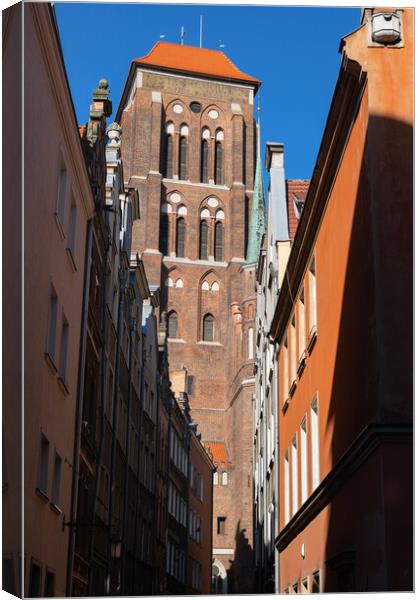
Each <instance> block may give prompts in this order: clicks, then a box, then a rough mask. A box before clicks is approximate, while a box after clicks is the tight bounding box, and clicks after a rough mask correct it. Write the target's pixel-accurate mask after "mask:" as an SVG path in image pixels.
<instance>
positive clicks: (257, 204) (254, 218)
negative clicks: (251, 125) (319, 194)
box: [246, 109, 267, 263]
mask: <svg viewBox="0 0 420 600" xmlns="http://www.w3.org/2000/svg"><path fill="white" fill-rule="evenodd" d="M258 111H259V109H258ZM266 226H267V225H266V215H265V202H264V183H263V177H262V165H261V152H260V117H259V114H258V123H257V164H256V167H255V178H254V194H253V196H252V208H251V219H250V225H249V235H248V248H247V253H246V262H247V263H256V262H258V257H259V254H260V244H261V238H262V236H263V234H264V233H265V230H266Z"/></svg>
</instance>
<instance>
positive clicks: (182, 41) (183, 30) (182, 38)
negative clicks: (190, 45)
mask: <svg viewBox="0 0 420 600" xmlns="http://www.w3.org/2000/svg"><path fill="white" fill-rule="evenodd" d="M184 37H185V28H184V26H182V27H181V46H183V45H184Z"/></svg>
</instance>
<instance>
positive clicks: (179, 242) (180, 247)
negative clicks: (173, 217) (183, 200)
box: [176, 218, 185, 258]
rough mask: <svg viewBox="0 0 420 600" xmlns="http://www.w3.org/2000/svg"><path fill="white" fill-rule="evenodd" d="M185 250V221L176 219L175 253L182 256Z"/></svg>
mask: <svg viewBox="0 0 420 600" xmlns="http://www.w3.org/2000/svg"><path fill="white" fill-rule="evenodd" d="M184 251H185V221H184V219H182V218H181V219H178V220H177V222H176V255H177V256H179V257H181V258H183V257H184Z"/></svg>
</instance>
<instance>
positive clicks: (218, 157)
mask: <svg viewBox="0 0 420 600" xmlns="http://www.w3.org/2000/svg"><path fill="white" fill-rule="evenodd" d="M214 182H215V184H216V185H222V183H223V131H221V130H220V129H219V130H218V131H217V132H216V145H215V152H214Z"/></svg>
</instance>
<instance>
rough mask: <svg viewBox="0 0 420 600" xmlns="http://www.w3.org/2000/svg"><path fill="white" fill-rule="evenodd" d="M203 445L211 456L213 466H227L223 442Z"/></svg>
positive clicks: (226, 454) (225, 449)
mask: <svg viewBox="0 0 420 600" xmlns="http://www.w3.org/2000/svg"><path fill="white" fill-rule="evenodd" d="M204 445H205V446H206V448H208V450H209V451H210V453H211V454H212V456H213V462H214V463H215V464H219V465H220V464H223V463H224V464H227V463H228V462H229V461H228V453H227V448H226V444H225V443H224V442H205V443H204Z"/></svg>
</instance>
